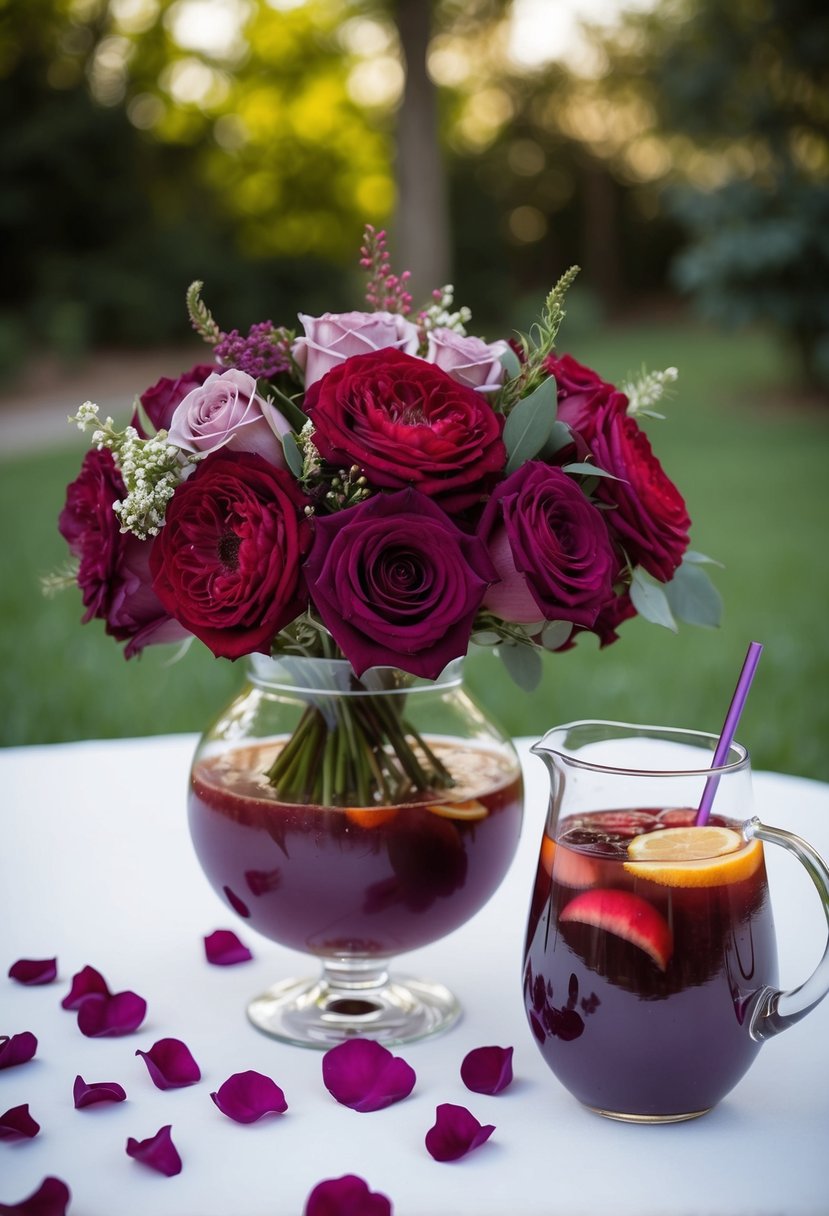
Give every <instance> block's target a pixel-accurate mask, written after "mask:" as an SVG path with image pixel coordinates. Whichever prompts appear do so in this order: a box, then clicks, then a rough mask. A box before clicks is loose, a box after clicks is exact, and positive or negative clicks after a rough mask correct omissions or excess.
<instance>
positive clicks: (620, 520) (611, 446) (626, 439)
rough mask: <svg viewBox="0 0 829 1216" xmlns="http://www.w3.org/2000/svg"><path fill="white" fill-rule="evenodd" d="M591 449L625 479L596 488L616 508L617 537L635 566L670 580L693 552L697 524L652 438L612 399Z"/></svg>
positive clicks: (611, 519) (610, 520)
mask: <svg viewBox="0 0 829 1216" xmlns="http://www.w3.org/2000/svg"><path fill="white" fill-rule="evenodd" d="M590 448H591V452H592V455H593V460H594V462H595V464H596V465H597V466H598V467H599V468H600V469H604V470H605V471H606V472H608V473H612V474H613V475H614V477H616V478H618V479H619V480H617V481H613V480H611V479H610V478H607V477H601V478H599V481H598V483H597V486H596V489H595V490H594V494H595V497H596V499H597V500H598V501H599V502H602V503H605V504H607V506H609V507H612V508H613V510H610V511H605V512H604V515H605V516H606V518H607V526H608V528H609V529H610V532H611V534H612V535H613V536H614V538H615V539H616V540H617V541H618V543H619V544H620V545H621V547H622V549H623V550H624V551H625V553H626V554H627V556H628V558H629V559H630V561H631V562H632V563H633V565H634V566H635V565H641V566H643V567H644V569H645V570H647V571H648V573H649V574H652V575H653V577H654V578H656V579H659V580H660V581H661V582H670V580H671V578H672V577H673V574H674V571H675V570H676V568H677V566H679V564H680V562H681V561H682V555H683V554H684V552H685V550H686V549H687V548H688V539H689V538H688V529H689V528H690V526H691V521H690V519H689V518H688V512H687V510H686V507H685V501H684V499H683V497H682V495H681V494H680V492H679V490H678V489H677V488H676V486H675V485H674V483H673V482H672V481H671V480H670V478H669V477H668V476H667V475H666V473H665V472H664V470H663V468H662V465H661V464H660V463H659V461H658V460H657V458H656V457H655V456H654V454H653V451H652V450H651V445H650V442H649V440H648V437H647V436H646V435H645V433H644V431H643V430H641V428H640V427H639V425H638V423H637V422H636V420H635V419H634V418H631V417H629V415H627V414H625V413H623V412H621V411H620V410H619V409H618V408H617V406H616V403H615V402H614V401H613V400H610V401H608V403H607V404H606V405H605V406H603V407H602V408H601V409H599V411H598V414H597V416H596V423H595V431H594V434H593V436H592V438H591V441H590Z"/></svg>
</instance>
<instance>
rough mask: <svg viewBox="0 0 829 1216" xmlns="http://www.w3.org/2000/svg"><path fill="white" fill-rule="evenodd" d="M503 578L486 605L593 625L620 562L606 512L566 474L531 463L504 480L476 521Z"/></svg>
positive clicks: (504, 612)
mask: <svg viewBox="0 0 829 1216" xmlns="http://www.w3.org/2000/svg"><path fill="white" fill-rule="evenodd" d="M478 535H479V536H480V537H481V539H482V540H483V541H484V542H485V544H486V546H487V549H488V551H489V555H490V557H491V558H492V561H493V563H494V565H495V568H496V570H497V571H498V574H499V576H500V579H501V581H500V582H498V583H496V584H495V585H494V586H492V587H490V589H489V591H488V592H487V593H486V595H485V596H484V607H485V608H486V609H488V611H490V612H491V613H493V615H495V616H497V617H500V618H501V619H502V620H505V621H514V622H517V623H525V624H528V623H530V622H533V621H538V620H539V619H542V618H543V619H544V620H547V621H572V622H573V623H574V624H576V625H582V626H584V627H585V628H587V629H589V628H591V626H592V625H593V623H594V621H595V620H596V617H597V615H598V613H599V610H600V608H601V607H602V605H603V604H604V603H605V602H606V601H607V600H608V599H609V598H610V596H611V594H612V590H613V579H614V576H615V575H616V572H617V570H618V567H619V559H618V557H617V556H616V554H615V552H614V549H613V545H612V543H611V541H610V537H609V535H608V531H607V526H606V524H605V520H604V515H603V513H602V512H601V511H600V510H599V509H598V508H597V507H595V506H594V505H593V504H592V503H591V502H589V501H588V499H587V498H585V496H584V494H583V493H582V491H581V489H580V488H579V486H578V485H577V484H576V483H575V482H574V481H573V480H572V478H570V477H568V476H567V474H566V473H563V472H562V471H561V469H556V468H552V467H551V466H549V465H546V464H543V463H542V462H541V461H538V460H531V461H528V462H527V463H526V464H524V465H522V466H521V467H520V468H519V469H516V471H515V472H514V473H513V474H512V475H511V476H510V477H508V478H507V479H506V481H504V482H502V484H501V485H499V486H498V487H497V488H496V489H495V491H494V492H493V494H492V497H491V498H490V500H489V502H488V503H487V505H486V507H485V509H484V513H483V515H482V516H481V521H480V524H479V526H478Z"/></svg>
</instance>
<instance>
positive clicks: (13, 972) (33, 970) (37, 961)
mask: <svg viewBox="0 0 829 1216" xmlns="http://www.w3.org/2000/svg"><path fill="white" fill-rule="evenodd" d="M57 974H58V960H57V959H56V958H19V959H18V960H17V962H16V963H12V965H11V967H9V979H12V980H17V982H18V984H28V985H30V986H33V985H35V984H51V983H52V981H53V980H55V979H57Z"/></svg>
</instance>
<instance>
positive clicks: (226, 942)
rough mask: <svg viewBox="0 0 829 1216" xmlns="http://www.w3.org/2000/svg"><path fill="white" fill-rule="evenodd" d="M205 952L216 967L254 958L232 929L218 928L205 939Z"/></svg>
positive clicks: (209, 961) (228, 965)
mask: <svg viewBox="0 0 829 1216" xmlns="http://www.w3.org/2000/svg"><path fill="white" fill-rule="evenodd" d="M204 952H205V954H206V955H207V961H208V963H213V965H214V966H216V967H230V966H232V965H233V964H234V963H246V962H247V961H248V960H249V959H252V958H253V955H252V954H251V952H250V950H248V948H247V946H245V945H243V944H242V943H241V942H240V941H239V938H238V937H237V936H236V934H235V933H234V932H233V930H232V929H216V930H215V932H213V933H209V934H208V935H207V937H206V938H205V939H204Z"/></svg>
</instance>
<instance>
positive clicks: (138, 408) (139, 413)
mask: <svg viewBox="0 0 829 1216" xmlns="http://www.w3.org/2000/svg"><path fill="white" fill-rule="evenodd" d="M132 404H133V409H134V410H135V417H136V419H137V421H138V425H139V426H140V427H141V430H142V431H143V432H144V434H145V435H151V436H152V435H155V434H156V433H157V431H158V427H157V426H156V425H155V423H154V422H153V420H152V418H150V415H149V414H148V413H147V411H146V410H145V409H144V406H143V405H142V404H141V398H140V397H136V398H135V400H134V401H133V403H132Z"/></svg>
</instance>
